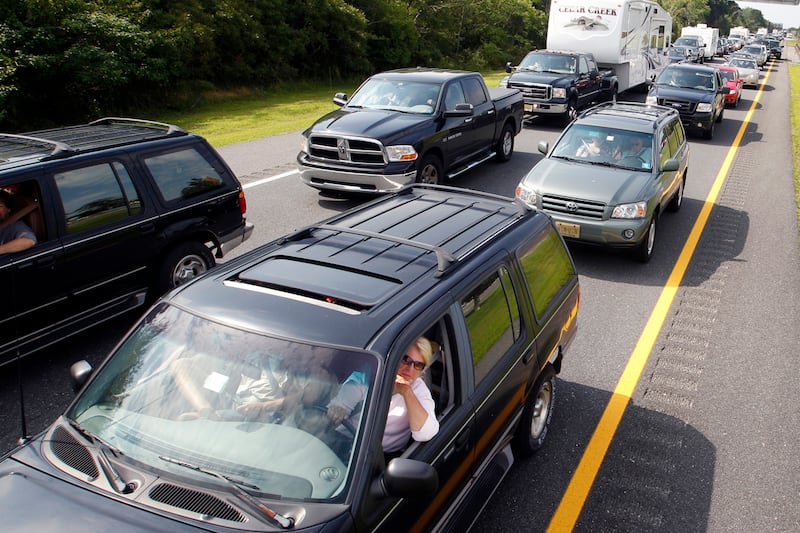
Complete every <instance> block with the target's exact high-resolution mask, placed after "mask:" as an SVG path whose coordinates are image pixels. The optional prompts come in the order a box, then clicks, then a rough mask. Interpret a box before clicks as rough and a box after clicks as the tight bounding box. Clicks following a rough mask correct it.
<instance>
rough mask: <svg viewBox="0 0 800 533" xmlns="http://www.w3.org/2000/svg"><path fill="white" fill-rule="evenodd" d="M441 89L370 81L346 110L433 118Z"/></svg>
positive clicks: (427, 84) (386, 81)
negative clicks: (416, 114) (363, 109)
mask: <svg viewBox="0 0 800 533" xmlns="http://www.w3.org/2000/svg"><path fill="white" fill-rule="evenodd" d="M440 89H441V86H440V85H439V84H436V83H423V82H415V81H411V82H409V81H402V80H386V79H381V78H370V79H368V80H367V81H365V82H364V84H363V85H362V86H361V87H359V88H358V90H357V91H356V93H355V94H354V95H353V97H352V98H350V101H349V102H348V103H347V107H360V108H367V109H388V110H392V111H403V112H406V113H419V114H423V115H430V114H432V113H433V111H434V109H436V103H437V102H438V101H439V91H440Z"/></svg>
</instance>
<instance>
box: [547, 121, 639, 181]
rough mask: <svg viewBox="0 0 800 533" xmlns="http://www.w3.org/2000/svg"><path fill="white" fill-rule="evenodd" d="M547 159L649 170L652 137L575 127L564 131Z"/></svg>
mask: <svg viewBox="0 0 800 533" xmlns="http://www.w3.org/2000/svg"><path fill="white" fill-rule="evenodd" d="M550 157H556V158H560V159H568V160H570V161H577V162H581V163H587V164H602V165H605V166H613V167H621V168H629V169H635V170H648V171H649V170H650V169H652V168H653V135H652V133H639V132H633V131H626V130H617V129H613V128H603V127H599V126H590V125H584V124H575V125H573V126H572V127H571V128H569V129H568V130H567V131H566V132H564V135H563V136H562V137H561V138H560V139H559V140H558V143H557V144H556V146H555V147H554V148H553V152H552V154H551V156H550Z"/></svg>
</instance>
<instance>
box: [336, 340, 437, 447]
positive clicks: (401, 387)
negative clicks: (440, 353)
mask: <svg viewBox="0 0 800 533" xmlns="http://www.w3.org/2000/svg"><path fill="white" fill-rule="evenodd" d="M432 358H433V346H432V344H431V341H429V340H428V339H427V338H425V337H419V338H418V339H417V340H416V342H415V343H414V344H413V345H412V346H410V347H409V349H408V350H407V351H406V354H405V355H404V356H403V359H402V360H401V362H400V368H399V369H398V370H397V374H396V375H395V382H394V383H395V384H394V393H393V394H392V399H391V401H390V403H389V411H388V414H387V418H386V427H385V429H384V432H383V440H382V443H383V451H384V452H386V453H393V452H398V451H400V450H402V449H403V448H405V447H406V445H408V441H409V439H410V438H413V439H414V440H416V441H419V442H425V441H428V440H431V439H432V438H433V437H434V436H435V435H436V433H438V432H439V421H438V420H437V419H436V413H435V411H434V408H435V406H436V404H435V402H434V400H433V397H432V396H431V392H430V390H429V389H428V386H427V385H426V384H425V381H424V380H423V379H422V372H423V371H424V370H425V368H426V367H427V366H428V365H430V363H431V360H432ZM366 392H367V385H366V382H365V381H364V376H363V373H360V372H354V373H353V374H351V375H350V376H348V378H347V379H346V380H345V382H344V383H343V384H342V386H341V388H340V389H339V392H338V393H337V394H336V396H335V397H334V398H333V399H332V400H331V402H330V403H329V404H328V417H329V418H330V419H331V421H332V423H333V424H334V425H338V426H337V427H336V431H337V432H338V433H340V434H342V435H345V436H347V437H349V439H350V441H349V443H347V444H352V437H353V435H352V431H353V430H354V429H355V428H356V427H357V426H358V422H359V418H360V416H361V405H362V401H363V399H364V397H365V396H366ZM341 444H343V443H341V442H340V443H338V444H337V445H336V448H340V445H341ZM337 453H338V452H337ZM340 455H341V453H340Z"/></svg>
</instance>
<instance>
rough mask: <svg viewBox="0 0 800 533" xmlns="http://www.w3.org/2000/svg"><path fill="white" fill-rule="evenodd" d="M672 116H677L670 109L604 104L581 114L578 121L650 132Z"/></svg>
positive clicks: (656, 106) (626, 104)
mask: <svg viewBox="0 0 800 533" xmlns="http://www.w3.org/2000/svg"><path fill="white" fill-rule="evenodd" d="M672 116H679V114H678V111H677V110H675V109H673V108H671V107H665V106H661V105H654V104H642V103H638V102H616V103H615V102H604V103H602V104H599V105H596V106H594V107H591V108H589V109H587V110H586V111H584V112H583V113H581V114H580V115H579V116H578V120H580V121H581V122H586V123H589V124H596V125H602V126H606V127H610V128H619V129H627V130H632V131H641V132H652V131H654V130H655V129H656V128H657V126H658V124H659V123H660V122H662V121H664V120H665V119H667V118H668V117H672Z"/></svg>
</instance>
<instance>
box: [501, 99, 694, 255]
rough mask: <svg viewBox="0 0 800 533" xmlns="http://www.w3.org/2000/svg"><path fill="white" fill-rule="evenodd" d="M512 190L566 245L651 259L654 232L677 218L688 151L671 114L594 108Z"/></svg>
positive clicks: (642, 108) (543, 148)
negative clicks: (663, 220) (545, 216)
mask: <svg viewBox="0 0 800 533" xmlns="http://www.w3.org/2000/svg"><path fill="white" fill-rule="evenodd" d="M539 151H540V152H542V153H543V154H546V157H545V158H544V159H542V160H541V161H539V162H538V163H537V164H536V165H535V166H534V167H533V168H532V169H531V170H530V172H528V174H527V175H526V176H525V177H524V178H523V179H522V181H521V182H520V183H519V185H518V186H517V190H516V195H517V197H518V198H519V199H521V200H522V201H523V202H525V203H526V204H528V205H530V206H532V207H535V208H537V209H541V210H543V211H545V212H547V213H549V214H550V215H551V216H552V217H553V218H554V219H555V221H556V225H557V226H558V229H559V230H560V231H561V233H562V235H563V236H564V237H565V238H567V239H573V240H579V241H583V242H587V243H591V244H599V245H605V246H609V247H617V248H627V249H630V250H631V251H632V252H633V254H634V256H635V257H636V258H637V259H639V260H640V261H643V262H647V261H649V260H650V258H651V257H652V255H653V250H654V247H655V242H656V226H657V224H658V220H659V217H660V216H661V214H662V213H663V212H664V211H665V210H671V211H677V210H678V209H680V207H681V202H682V201H683V188H684V186H685V184H686V175H687V172H688V168H689V144H688V142H687V141H686V133H685V131H684V129H683V125H682V124H681V117H680V115H679V114H678V112H677V111H676V110H674V109H671V108H668V107H663V106H657V105H645V104H638V103H628V102H626V103H607V104H601V105H599V106H596V107H593V108H591V109H589V110H587V111H585V112H584V113H583V114H581V115H580V116H579V117H578V118H577V119H576V120H575V121H574V122H573V123H572V124H570V125H569V126H568V127H567V128H566V129H565V130H564V131H563V132H562V134H561V136H560V137H559V138H558V140H557V141H556V143H555V145H554V146H553V147H552V149H550V146H549V145H548V143H546V142H540V143H539Z"/></svg>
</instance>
